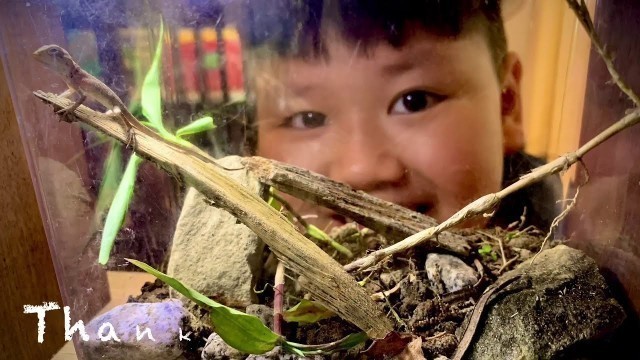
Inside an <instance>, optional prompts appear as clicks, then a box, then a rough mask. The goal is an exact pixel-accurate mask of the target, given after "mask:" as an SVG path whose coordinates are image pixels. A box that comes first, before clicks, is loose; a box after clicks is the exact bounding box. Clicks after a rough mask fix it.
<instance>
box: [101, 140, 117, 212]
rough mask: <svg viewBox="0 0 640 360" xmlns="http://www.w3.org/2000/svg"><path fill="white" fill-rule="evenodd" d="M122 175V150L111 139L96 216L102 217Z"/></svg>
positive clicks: (103, 169)
mask: <svg viewBox="0 0 640 360" xmlns="http://www.w3.org/2000/svg"><path fill="white" fill-rule="evenodd" d="M121 176H122V152H121V151H120V145H119V143H118V142H117V141H110V143H109V155H108V156H107V159H106V160H105V162H104V165H103V166H102V181H101V183H100V190H99V191H98V200H97V201H96V210H95V213H96V216H97V217H98V218H101V217H102V214H103V212H105V211H106V210H107V207H108V206H109V204H110V203H111V202H112V201H113V197H114V195H115V193H116V190H117V188H118V181H119V180H120V178H121Z"/></svg>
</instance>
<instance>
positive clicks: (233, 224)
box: [167, 156, 264, 308]
mask: <svg viewBox="0 0 640 360" xmlns="http://www.w3.org/2000/svg"><path fill="white" fill-rule="evenodd" d="M220 162H221V163H222V164H223V165H224V166H225V167H229V168H237V167H241V166H242V165H241V164H240V158H239V157H237V156H230V157H226V158H224V159H221V161H220ZM228 175H229V176H231V177H232V178H234V179H235V180H236V181H238V182H240V183H241V184H243V185H244V186H246V187H247V188H248V189H249V190H251V191H253V192H255V193H260V192H261V191H262V186H261V185H260V183H259V182H258V181H257V180H256V179H255V178H253V177H251V176H249V175H248V174H247V171H245V170H238V171H230V172H228ZM263 249H264V244H263V243H262V241H260V240H259V239H258V237H257V235H255V234H254V233H253V231H251V230H249V228H247V227H246V226H244V225H243V224H241V223H239V222H238V221H237V219H236V218H235V217H234V216H233V215H231V214H229V213H228V212H226V211H224V210H221V209H218V208H216V207H213V206H210V205H209V204H208V203H207V202H206V199H205V198H204V196H203V195H202V194H200V193H199V192H197V191H196V190H195V189H189V192H188V193H187V196H186V198H185V201H184V205H183V207H182V212H181V214H180V218H179V220H178V224H177V226H176V231H175V234H174V236H173V243H172V247H171V257H170V259H169V264H168V267H167V272H168V274H169V275H170V276H173V277H176V278H177V279H179V280H180V281H182V282H184V283H185V284H188V285H189V286H191V287H192V288H194V289H196V290H197V291H199V292H201V293H203V294H205V295H207V296H209V297H212V298H214V299H216V300H217V301H219V302H221V303H224V304H225V305H228V306H233V307H238V308H244V307H246V306H247V305H249V304H251V303H254V302H256V295H255V292H254V291H253V288H254V284H255V282H256V280H257V278H258V277H259V276H260V273H261V271H262V270H261V269H262V251H263ZM172 294H176V293H175V292H172ZM176 296H178V295H177V294H176Z"/></svg>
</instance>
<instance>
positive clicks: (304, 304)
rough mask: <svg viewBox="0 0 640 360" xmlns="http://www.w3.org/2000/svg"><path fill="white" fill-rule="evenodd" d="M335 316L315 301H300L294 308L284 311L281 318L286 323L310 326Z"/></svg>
mask: <svg viewBox="0 0 640 360" xmlns="http://www.w3.org/2000/svg"><path fill="white" fill-rule="evenodd" d="M334 315H335V314H334V313H333V312H332V311H331V310H329V309H327V308H326V307H324V306H323V305H321V304H320V303H317V302H315V301H311V300H307V299H302V300H301V301H300V302H299V303H297V304H296V305H295V306H294V307H292V308H290V309H288V310H286V311H284V312H283V313H282V317H283V318H284V320H285V321H286V322H297V323H302V324H312V323H314V322H317V321H320V320H322V319H328V318H330V317H332V316H334Z"/></svg>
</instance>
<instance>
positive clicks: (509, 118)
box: [500, 52, 524, 154]
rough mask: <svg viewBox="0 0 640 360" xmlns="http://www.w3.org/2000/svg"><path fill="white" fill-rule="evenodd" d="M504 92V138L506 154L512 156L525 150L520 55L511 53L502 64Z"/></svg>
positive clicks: (502, 99)
mask: <svg viewBox="0 0 640 360" xmlns="http://www.w3.org/2000/svg"><path fill="white" fill-rule="evenodd" d="M502 74H503V80H502V84H501V85H502V87H501V89H502V91H501V94H500V103H501V106H502V135H503V138H504V153H505V154H511V153H514V152H516V151H520V150H522V149H523V148H524V125H523V123H522V99H521V92H520V79H521V78H522V63H520V59H519V58H518V55H516V53H514V52H509V53H507V55H506V56H505V57H504V60H503V62H502Z"/></svg>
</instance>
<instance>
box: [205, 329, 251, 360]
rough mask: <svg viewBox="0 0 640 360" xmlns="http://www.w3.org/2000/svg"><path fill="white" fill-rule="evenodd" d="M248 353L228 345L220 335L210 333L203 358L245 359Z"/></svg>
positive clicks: (206, 359)
mask: <svg viewBox="0 0 640 360" xmlns="http://www.w3.org/2000/svg"><path fill="white" fill-rule="evenodd" d="M246 357H247V355H246V354H243V353H242V352H240V351H238V350H236V349H234V348H232V347H231V346H229V345H227V343H225V342H224V340H222V338H221V337H220V335H218V334H216V333H213V334H211V335H209V338H208V339H207V344H206V345H205V346H204V349H203V350H202V360H217V359H244V358H246Z"/></svg>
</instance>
